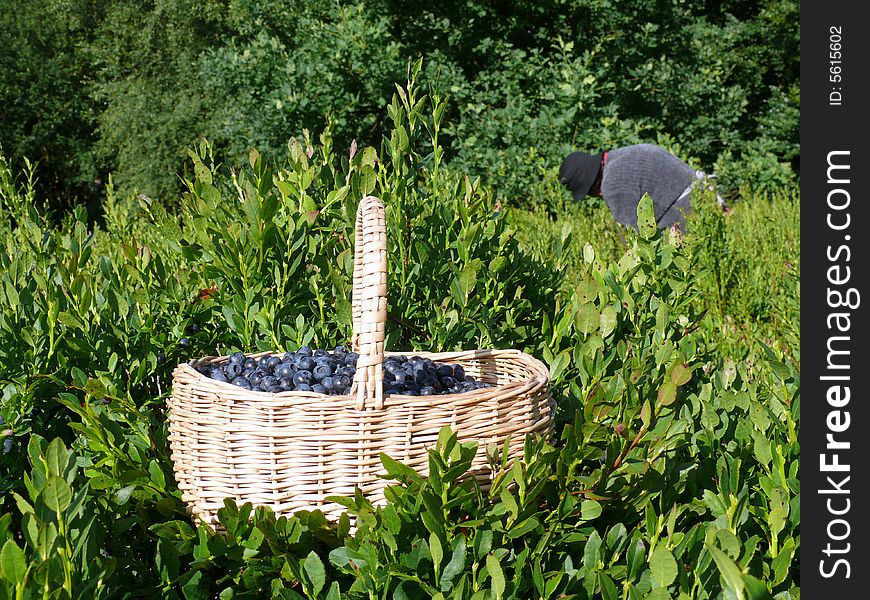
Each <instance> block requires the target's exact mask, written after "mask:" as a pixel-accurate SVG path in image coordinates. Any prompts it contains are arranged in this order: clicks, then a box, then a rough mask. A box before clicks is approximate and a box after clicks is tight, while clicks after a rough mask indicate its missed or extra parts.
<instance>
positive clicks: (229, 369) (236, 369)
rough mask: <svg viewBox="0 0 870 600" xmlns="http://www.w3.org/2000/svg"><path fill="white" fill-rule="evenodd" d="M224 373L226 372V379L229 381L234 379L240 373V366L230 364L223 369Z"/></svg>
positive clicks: (235, 363) (234, 363) (239, 364)
mask: <svg viewBox="0 0 870 600" xmlns="http://www.w3.org/2000/svg"><path fill="white" fill-rule="evenodd" d="M224 372H226V374H227V377H229V378H230V379H235V378H236V377H238V376H239V375H240V374H241V372H242V365H241V363H238V362H231V363H229V364H227V366H225V367H224Z"/></svg>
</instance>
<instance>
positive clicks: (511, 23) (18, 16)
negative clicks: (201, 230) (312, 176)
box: [0, 0, 799, 217]
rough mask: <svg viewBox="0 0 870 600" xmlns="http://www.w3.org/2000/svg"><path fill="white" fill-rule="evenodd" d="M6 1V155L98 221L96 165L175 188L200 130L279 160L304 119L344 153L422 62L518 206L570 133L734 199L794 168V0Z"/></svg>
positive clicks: (156, 187) (1, 118) (455, 135)
mask: <svg viewBox="0 0 870 600" xmlns="http://www.w3.org/2000/svg"><path fill="white" fill-rule="evenodd" d="M0 16H2V17H3V19H2V20H3V22H4V23H7V24H9V27H7V28H4V30H3V32H0V43H2V46H3V47H4V48H7V49H9V51H8V52H4V53H3V55H2V56H0V82H2V83H0V99H2V100H3V104H4V106H5V107H7V110H4V112H3V114H2V115H0V140H2V143H3V145H4V148H5V152H6V153H7V155H10V156H11V157H12V159H13V160H14V167H15V170H16V171H17V170H18V169H19V168H21V167H22V165H23V160H24V157H26V156H29V157H30V158H31V159H33V160H38V161H39V163H40V170H39V175H40V177H39V179H40V182H41V185H42V187H41V188H40V191H41V192H42V193H41V196H42V197H44V198H47V199H49V201H51V202H52V203H55V202H58V200H59V199H63V200H64V201H67V202H69V203H73V202H74V197H78V198H79V199H80V200H89V201H90V202H91V204H92V215H91V216H92V217H94V216H95V213H96V212H97V210H96V209H97V208H98V207H97V206H96V203H97V202H99V200H101V199H102V186H103V185H104V182H106V181H108V175H107V174H108V173H113V175H114V178H115V181H116V183H117V185H118V186H119V189H120V190H121V191H123V192H124V193H125V194H128V193H144V194H146V195H148V196H149V197H152V198H156V199H159V200H160V201H162V202H164V203H165V204H170V203H174V202H175V199H176V198H177V196H178V192H179V190H180V188H181V187H182V185H181V182H180V181H179V179H178V178H177V177H176V173H178V172H179V171H180V170H181V169H182V167H183V165H184V164H185V161H186V160H187V156H186V154H185V151H184V149H186V148H188V147H189V146H192V145H193V144H195V143H198V141H199V140H200V139H201V138H203V137H205V138H207V139H209V140H212V142H213V144H214V147H215V148H216V149H217V151H218V153H219V154H220V155H222V156H226V157H227V158H228V159H230V160H231V161H232V163H234V164H239V163H241V162H243V160H244V159H245V158H246V156H247V152H248V150H249V148H250V147H256V148H258V149H259V150H260V151H261V152H264V153H267V154H269V155H272V156H278V155H282V154H283V153H284V151H285V149H286V147H287V143H288V141H289V140H290V139H291V138H299V135H298V134H299V132H300V131H301V130H302V129H303V128H305V127H307V128H310V129H311V130H317V131H319V130H322V129H325V128H327V127H331V129H332V131H333V132H334V135H335V139H336V145H337V146H338V147H340V148H341V149H342V152H344V151H345V149H347V148H349V147H350V146H351V143H352V141H353V140H357V142H358V144H359V145H360V146H369V145H372V146H376V145H377V144H379V142H380V139H381V137H382V136H383V135H388V134H389V132H390V130H391V128H392V123H391V120H390V119H389V118H388V115H385V114H384V111H383V107H384V106H385V105H386V104H388V103H389V99H390V97H391V96H392V93H393V90H394V84H395V83H396V82H401V81H402V78H403V76H404V73H405V68H406V65H407V63H408V61H415V60H417V59H418V58H420V57H425V66H424V71H423V80H424V81H425V83H426V85H427V87H428V88H429V90H430V91H431V93H432V94H433V95H434V94H437V95H438V96H440V97H441V98H446V97H448V96H449V97H450V103H449V105H448V107H447V109H446V110H447V121H446V124H445V127H444V130H443V132H442V137H441V139H440V141H439V144H440V145H441V146H443V147H444V148H445V149H446V150H447V152H448V155H449V156H450V157H451V158H450V162H452V163H453V166H454V168H455V169H457V170H460V171H463V172H466V173H469V174H470V175H471V176H472V177H476V176H480V177H481V178H482V179H483V181H484V182H485V183H487V184H488V185H491V186H493V187H494V188H495V190H496V195H497V196H498V197H500V198H503V199H509V200H510V201H511V202H512V203H514V204H525V205H530V204H533V203H536V202H545V203H547V204H551V203H553V202H554V201H555V199H556V196H552V195H550V194H547V193H546V191H547V188H548V185H549V184H550V183H551V182H553V181H555V179H556V170H557V167H558V165H559V162H560V161H561V159H562V158H563V157H564V156H565V154H567V153H568V152H569V151H571V150H576V149H583V150H587V151H595V150H598V149H607V148H612V147H615V146H620V145H625V144H629V143H635V142H640V141H646V142H659V143H664V145H665V146H667V147H668V148H670V149H672V150H675V151H677V150H678V151H679V152H678V154H679V155H680V156H682V157H685V158H687V159H691V160H692V162H693V163H695V164H697V165H698V166H704V167H705V169H706V170H708V171H712V170H716V171H717V172H718V173H719V174H720V176H721V179H720V182H721V184H722V187H723V189H725V190H727V191H728V192H729V193H730V194H732V195H735V196H736V195H738V194H739V195H740V196H742V197H751V196H752V194H754V193H755V192H770V191H772V190H773V189H775V188H776V187H777V186H781V185H782V184H784V183H789V182H793V181H794V178H795V175H796V172H797V169H798V166H799V165H798V160H797V159H798V109H799V85H798V82H799V52H798V41H799V38H798V36H799V31H798V28H797V27H795V26H794V24H795V23H796V22H797V21H798V3H797V2H794V1H793V0H764V1H762V2H755V3H745V2H736V1H728V2H719V3H715V4H711V3H703V2H697V1H684V0H664V1H662V0H643V1H639V0H630V1H629V0H615V1H614V0H591V1H590V0H546V1H543V2H511V3H504V2H479V1H474V2H469V1H467V0H448V1H445V2H439V3H437V4H436V5H433V6H426V7H420V6H419V3H416V2H407V1H403V0H366V1H362V0H360V1H356V2H351V3H340V4H329V3H327V4H324V3H322V2H314V1H311V0H306V1H297V2H291V3H288V2H277V1H268V2H256V3H253V2H249V1H246V0H205V1H197V2H193V1H192V0H153V1H151V2H147V3H144V4H143V3H138V2H129V1H128V0H110V1H104V2H92V1H85V0H77V1H75V2H60V1H58V0H39V1H38V2H29V3H26V4H24V5H21V6H18V5H14V6H13V5H11V4H7V5H6V7H5V8H0ZM424 154H425V152H424ZM563 195H564V196H565V197H567V194H566V193H564V192H563ZM55 198H57V199H58V200H55ZM58 205H62V204H61V203H60V202H58Z"/></svg>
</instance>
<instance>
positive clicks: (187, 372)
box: [172, 348, 550, 414]
mask: <svg viewBox="0 0 870 600" xmlns="http://www.w3.org/2000/svg"><path fill="white" fill-rule="evenodd" d="M280 354H283V352H275V351H268V350H266V351H261V352H256V353H251V354H245V356H248V357H261V356H267V355H271V356H276V355H280ZM384 356H385V357H389V356H419V357H421V358H430V359H432V360H434V361H436V362H448V361H453V362H463V361H473V360H480V359H486V358H489V359H495V360H496V362H497V361H498V360H499V359H501V360H511V359H514V360H516V359H519V360H520V361H522V363H523V364H524V366H527V367H529V368H530V369H531V370H532V371H533V372H534V371H537V372H538V374H537V375H532V376H531V377H526V378H522V379H517V380H516V381H510V382H507V383H502V384H494V385H493V386H492V387H487V388H481V389H478V390H472V391H468V392H461V393H458V394H434V395H432V396H412V395H406V394H385V396H384V400H385V402H384V405H383V407H382V408H380V409H378V408H375V407H370V406H368V405H366V406H365V407H363V408H362V409H359V408H357V409H355V410H356V411H357V412H359V413H360V414H368V413H370V412H371V411H372V410H386V409H387V408H389V406H390V405H392V404H399V403H401V404H409V403H410V404H414V403H421V404H424V403H425V404H432V402H433V401H437V402H439V403H440V402H447V401H452V402H454V403H456V404H457V405H464V404H474V403H477V402H480V401H481V400H488V399H490V398H493V397H496V396H503V395H505V394H511V395H513V394H519V393H523V392H535V391H537V390H540V389H541V388H542V387H544V386H549V383H550V371H549V369H548V368H547V367H546V365H544V363H543V362H541V361H540V360H539V359H537V358H535V357H534V356H532V355H530V354H527V353H525V352H523V351H521V350H517V349H513V348H511V349H507V350H495V349H477V350H460V351H451V352H425V351H423V352H385V353H384ZM228 359H229V355H222V356H204V357H201V358H198V359H195V360H192V361H188V362H184V363H179V364H178V366H177V367H176V368H175V370H174V371H173V380H174V381H173V390H172V396H175V394H176V386H178V385H179V383H180V382H179V381H178V378H179V376H180V375H183V376H187V377H189V378H193V379H194V381H195V382H196V383H201V384H203V385H207V386H209V387H211V388H214V389H215V391H227V392H232V393H233V395H234V396H235V397H236V398H237V399H238V400H239V401H244V400H246V399H249V400H256V401H257V402H258V403H262V404H263V406H264V408H266V407H267V406H268V405H270V404H274V405H281V406H286V402H285V401H286V400H292V399H297V400H308V401H310V405H311V407H312V409H314V408H315V407H317V408H318V409H322V407H323V401H324V400H328V401H329V402H330V403H342V402H348V403H350V401H351V400H355V398H356V395H355V394H354V393H353V392H351V393H350V394H335V395H330V394H323V393H319V392H307V391H303V392H298V391H287V392H275V393H272V392H263V391H259V390H247V389H245V388H241V387H239V386H236V385H233V384H232V383H230V382H228V381H227V382H224V381H218V380H214V379H211V378H209V377H208V376H206V375H203V374H202V373H200V372H199V371H197V370H196V367H197V366H199V365H201V364H209V363H211V364H214V363H219V362H222V361H224V360H228ZM182 385H185V384H183V383H182ZM190 385H191V383H188V384H186V386H190ZM421 399H426V400H425V401H424V400H421ZM314 402H317V404H314ZM308 405H309V402H299V403H298V404H297V407H298V408H300V409H303V408H304V407H306V406H308Z"/></svg>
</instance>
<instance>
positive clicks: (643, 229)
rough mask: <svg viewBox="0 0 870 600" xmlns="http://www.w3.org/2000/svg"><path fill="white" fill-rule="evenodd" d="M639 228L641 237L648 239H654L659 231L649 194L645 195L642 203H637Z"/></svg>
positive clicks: (641, 200)
mask: <svg viewBox="0 0 870 600" xmlns="http://www.w3.org/2000/svg"><path fill="white" fill-rule="evenodd" d="M637 228H638V230H639V231H640V233H641V235H643V237H645V238H647V239H649V238H651V237H653V235H654V234H655V232H656V231H657V230H658V225H657V224H656V216H655V209H654V207H653V201H652V198H650V196H649V194H644V195H643V197H642V198H641V199H640V202H638V203H637Z"/></svg>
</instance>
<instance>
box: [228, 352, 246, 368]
mask: <svg viewBox="0 0 870 600" xmlns="http://www.w3.org/2000/svg"><path fill="white" fill-rule="evenodd" d="M230 362H231V363H238V364H240V365H241V364H243V363H244V362H245V355H244V354H242V353H241V352H233V353H232V354H230Z"/></svg>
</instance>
